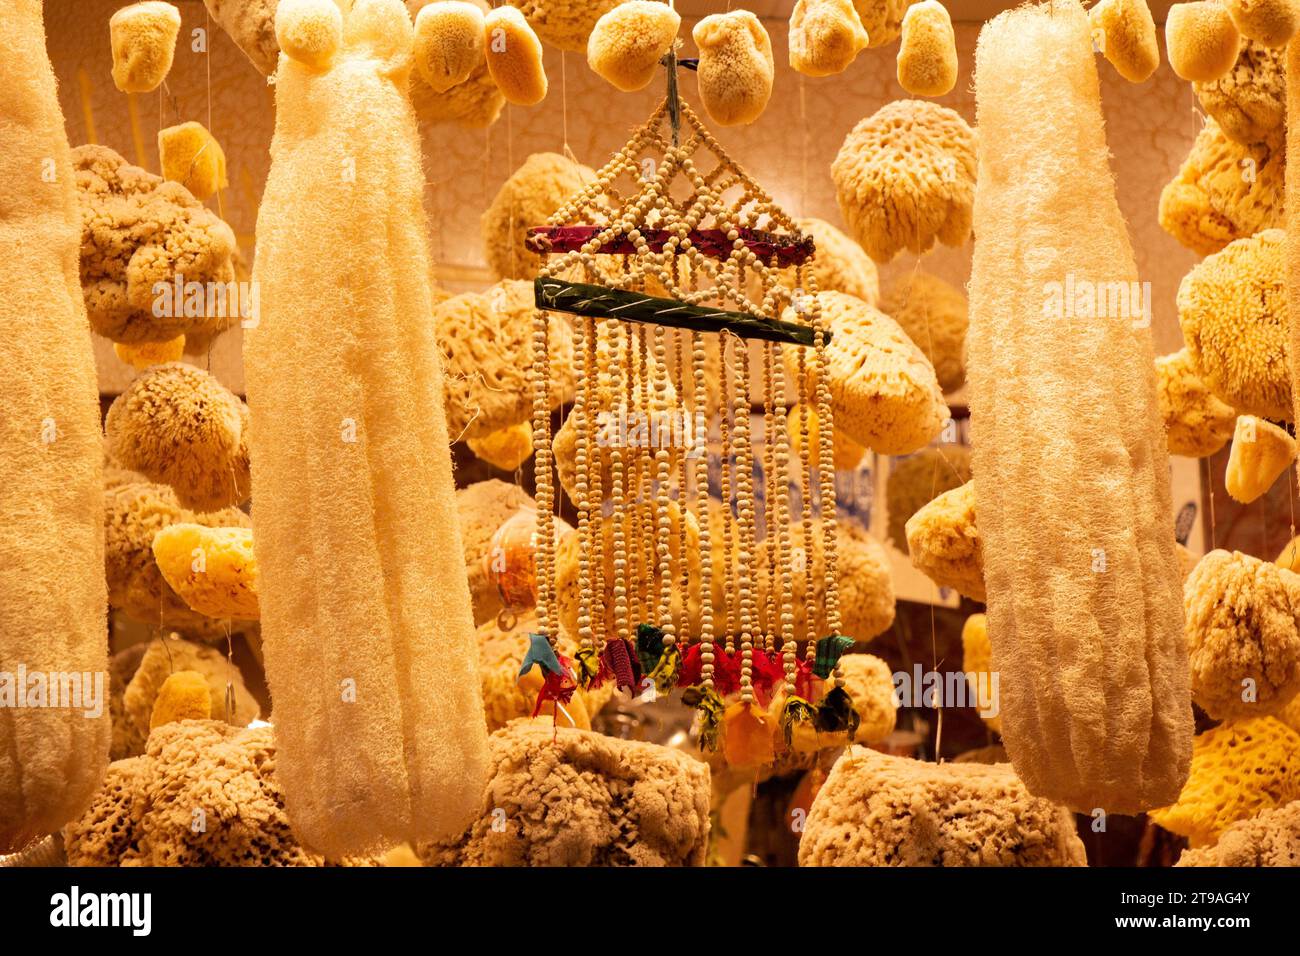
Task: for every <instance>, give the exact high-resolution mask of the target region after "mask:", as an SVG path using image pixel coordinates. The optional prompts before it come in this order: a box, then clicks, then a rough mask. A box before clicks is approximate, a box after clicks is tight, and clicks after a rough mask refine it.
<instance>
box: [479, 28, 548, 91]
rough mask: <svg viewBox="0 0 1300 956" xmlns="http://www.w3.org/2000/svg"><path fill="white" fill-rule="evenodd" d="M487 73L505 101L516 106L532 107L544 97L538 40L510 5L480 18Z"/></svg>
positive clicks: (540, 42) (540, 45)
mask: <svg viewBox="0 0 1300 956" xmlns="http://www.w3.org/2000/svg"><path fill="white" fill-rule="evenodd" d="M483 33H484V37H485V52H486V55H487V65H488V73H490V74H492V79H493V81H494V82H495V83H496V85H497V89H499V90H500V91H501V95H502V96H504V97H505V98H506V102H508V103H515V104H517V105H519V106H536V105H537V104H538V103H540V102H541V101H542V100H543V99H545V98H546V87H547V82H546V69H545V67H544V66H543V64H542V41H541V40H539V39H538V38H537V34H536V33H534V32H533V28H532V27H531V26H529V25H528V21H527V20H525V19H524V15H523V14H522V13H520V12H519V11H518V10H517V9H516V8H514V7H511V6H504V7H495V8H493V9H492V10H490V11H488V15H487V16H486V17H484V18H483Z"/></svg>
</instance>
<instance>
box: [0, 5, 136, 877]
mask: <svg viewBox="0 0 1300 956" xmlns="http://www.w3.org/2000/svg"><path fill="white" fill-rule="evenodd" d="M0 37H3V39H2V40H0V45H2V46H3V50H4V53H3V57H4V66H3V68H0V116H2V117H4V119H3V121H0V122H2V123H3V127H4V134H3V140H4V146H3V148H0V182H3V183H4V186H3V197H4V198H3V199H2V200H0V250H3V254H4V255H3V262H2V263H0V328H3V329H4V334H3V336H0V394H3V396H4V399H3V401H4V410H3V411H0V515H3V518H0V669H2V670H3V671H5V672H6V673H5V674H4V677H3V680H0V684H3V688H2V689H0V700H2V701H3V704H2V705H0V855H4V854H10V853H16V852H18V851H20V850H23V849H25V848H26V847H27V846H28V845H29V844H31V843H34V842H36V841H38V840H40V839H42V838H44V837H45V836H47V835H48V834H50V833H53V832H54V831H55V830H57V829H58V828H59V827H61V826H63V824H65V823H67V822H68V820H70V819H73V818H74V817H76V816H77V815H78V814H80V813H81V811H82V810H83V809H84V808H85V807H86V805H87V804H88V803H89V801H90V799H91V796H92V795H93V794H94V792H95V788H96V787H98V786H99V782H100V780H101V779H102V778H103V775H104V767H105V766H106V765H107V762H108V748H109V738H110V736H111V731H112V727H111V721H110V719H109V715H108V713H107V712H103V713H101V714H99V715H95V714H94V713H93V709H94V708H93V705H92V704H91V702H90V701H89V700H87V699H85V697H84V696H83V695H82V694H81V690H82V689H83V685H82V684H81V683H80V682H78V684H77V686H76V688H75V698H74V700H73V701H66V700H63V699H62V696H61V695H60V700H59V701H55V700H54V699H52V698H53V695H54V693H55V692H56V691H57V690H59V689H58V688H54V687H50V688H49V690H50V691H51V697H50V698H49V699H45V700H40V699H39V698H38V700H37V701H33V700H32V697H33V696H35V695H34V694H33V678H31V677H29V678H28V681H27V684H26V686H24V685H23V684H21V683H19V679H18V678H17V677H16V676H15V675H14V673H13V672H14V671H15V670H17V669H18V668H20V667H23V666H25V667H26V669H27V671H28V673H29V675H35V674H36V673H37V672H41V673H42V674H48V673H51V672H55V673H60V674H64V675H68V674H74V675H82V674H84V675H86V680H93V676H92V675H99V676H100V677H101V678H102V676H103V673H104V671H106V670H107V667H108V658H107V652H106V650H107V640H106V632H105V627H104V616H105V610H106V607H105V595H104V578H103V574H102V567H101V562H102V560H103V554H104V538H103V524H102V522H103V513H102V511H101V510H100V502H101V498H100V495H101V491H100V487H101V486H100V481H101V468H102V463H103V460H104V454H103V445H102V442H101V439H100V432H99V403H98V401H97V399H98V395H99V390H98V387H97V385H96V380H95V361H94V356H93V354H92V352H91V348H90V342H89V341H88V339H87V336H86V313H85V308H84V306H83V305H82V298H81V289H80V286H79V284H78V281H77V265H76V263H77V247H78V237H79V213H78V210H77V198H76V195H75V193H74V191H73V185H72V184H73V179H72V165H71V160H70V157H69V152H68V140H67V134H66V133H65V132H64V121H63V114H62V113H61V112H60V111H59V100H58V95H57V90H56V85H55V79H54V71H53V69H51V67H50V61H49V57H48V56H47V55H46V52H45V50H46V38H45V30H44V24H43V20H42V4H40V3H35V2H31V0H27V2H22V3H5V4H3V10H2V11H0ZM42 171H46V172H48V173H50V176H49V178H48V179H47V178H46V177H44V176H42ZM84 689H85V690H86V691H87V692H92V691H93V686H87V687H85V688H84ZM63 690H65V691H66V690H67V688H66V685H65V687H64V688H63ZM24 697H25V698H26V700H27V701H28V702H29V703H46V704H56V703H61V704H63V706H22V704H23V703H24ZM77 703H82V704H85V707H81V706H75V704H77ZM101 703H102V701H101Z"/></svg>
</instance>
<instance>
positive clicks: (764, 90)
mask: <svg viewBox="0 0 1300 956" xmlns="http://www.w3.org/2000/svg"><path fill="white" fill-rule="evenodd" d="M691 36H692V37H693V38H694V40H695V45H696V46H697V47H699V48H700V65H699V67H698V69H697V70H696V78H697V79H698V81H699V87H700V102H701V103H703V104H704V111H705V112H706V113H708V114H709V116H710V118H712V120H713V121H714V122H715V123H717V124H718V125H719V126H746V125H748V124H750V123H752V122H754V120H756V119H758V118H759V116H761V115H762V113H763V110H765V109H766V108H767V101H768V100H769V99H771V98H772V77H773V74H774V71H775V69H776V65H775V61H774V60H773V59H772V41H771V39H769V38H768V35H767V30H765V29H764V28H763V24H762V23H760V22H759V19H758V17H756V16H754V14H752V13H750V12H749V11H748V10H733V11H731V12H730V13H715V14H712V15H710V16H707V17H705V18H704V19H703V20H701V21H700V22H699V23H697V24H695V29H694V30H693V31H692V32H691Z"/></svg>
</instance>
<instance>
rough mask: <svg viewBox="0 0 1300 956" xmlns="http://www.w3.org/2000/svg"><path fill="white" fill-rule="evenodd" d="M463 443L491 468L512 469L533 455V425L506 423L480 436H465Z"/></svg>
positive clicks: (527, 423)
mask: <svg viewBox="0 0 1300 956" xmlns="http://www.w3.org/2000/svg"><path fill="white" fill-rule="evenodd" d="M465 444H467V445H468V446H469V450H470V451H472V452H473V453H474V454H475V456H477V457H478V458H481V459H482V460H483V461H485V462H487V463H488V464H489V465H491V466H492V467H493V468H499V469H501V470H502V471H514V470H516V469H517V468H519V467H520V466H522V465H523V463H524V462H526V461H527V460H528V459H529V458H531V457H532V456H533V426H532V423H531V422H519V423H518V424H516V425H507V426H505V427H504V428H498V429H497V430H496V431H492V432H488V433H487V434H486V435H484V436H482V437H481V438H473V437H467V438H466V439H465Z"/></svg>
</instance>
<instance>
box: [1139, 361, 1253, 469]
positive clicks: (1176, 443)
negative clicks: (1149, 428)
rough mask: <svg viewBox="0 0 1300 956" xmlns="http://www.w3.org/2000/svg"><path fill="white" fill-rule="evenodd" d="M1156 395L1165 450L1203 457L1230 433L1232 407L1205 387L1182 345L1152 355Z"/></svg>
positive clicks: (1233, 425)
mask: <svg viewBox="0 0 1300 956" xmlns="http://www.w3.org/2000/svg"><path fill="white" fill-rule="evenodd" d="M1156 397H1157V398H1158V399H1159V401H1160V417H1161V418H1162V419H1164V422H1165V439H1166V441H1167V443H1168V446H1169V454H1171V455H1183V456H1185V457H1187V458H1205V457H1207V456H1209V455H1213V454H1214V453H1215V452H1217V451H1218V450H1219V449H1220V448H1222V447H1223V446H1224V445H1225V444H1227V442H1228V439H1229V438H1231V437H1232V433H1233V431H1234V429H1235V428H1236V424H1237V411H1236V409H1234V408H1233V407H1232V406H1231V405H1228V404H1226V403H1225V402H1223V401H1222V400H1220V399H1218V398H1216V397H1215V395H1214V393H1213V392H1211V391H1210V390H1209V389H1208V388H1206V387H1205V382H1203V381H1202V380H1201V376H1200V375H1199V374H1198V373H1197V371H1196V363H1195V362H1193V361H1192V356H1191V354H1190V353H1189V352H1188V351H1187V347H1186V346H1184V347H1183V348H1181V349H1179V350H1178V351H1177V352H1174V353H1173V354H1171V355H1161V356H1159V357H1158V358H1157V359H1156Z"/></svg>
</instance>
